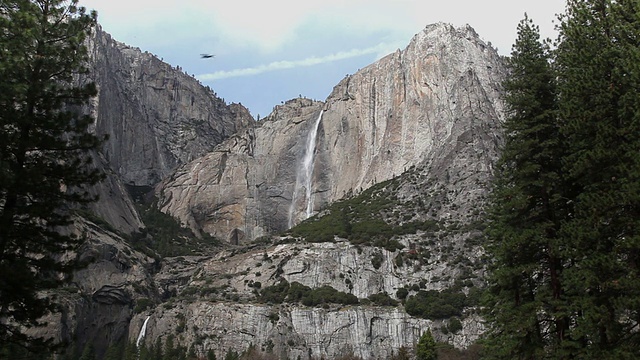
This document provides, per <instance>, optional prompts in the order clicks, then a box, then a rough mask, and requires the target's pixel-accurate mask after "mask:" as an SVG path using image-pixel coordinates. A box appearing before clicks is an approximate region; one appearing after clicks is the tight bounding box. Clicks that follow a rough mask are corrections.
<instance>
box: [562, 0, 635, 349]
mask: <svg viewBox="0 0 640 360" xmlns="http://www.w3.org/2000/svg"><path fill="white" fill-rule="evenodd" d="M561 20H562V22H561V24H560V37H559V45H558V51H557V57H556V65H557V68H558V79H559V88H558V89H559V96H560V98H561V99H562V101H561V102H560V111H561V115H560V117H561V120H562V129H561V130H562V133H563V134H564V135H565V136H566V138H567V140H568V147H569V149H568V150H569V152H570V155H569V156H567V157H566V159H565V162H564V171H565V173H566V174H567V176H568V177H569V179H570V181H571V183H572V186H573V195H572V196H571V199H572V201H574V203H575V211H574V212H573V213H572V214H571V216H570V217H569V218H567V221H566V224H565V225H564V226H563V228H562V231H563V237H564V238H565V239H566V240H567V244H568V247H567V255H566V257H567V258H568V259H570V264H571V267H570V268H569V269H568V270H567V271H565V278H566V281H567V283H568V286H567V292H566V294H565V296H566V299H567V301H568V303H569V306H568V309H567V311H568V312H569V313H570V314H571V315H572V324H573V325H572V329H571V333H570V339H571V344H570V348H569V351H568V353H569V354H571V355H573V356H575V357H578V358H594V359H595V358H597V359H625V358H629V359H630V358H637V356H638V354H639V353H640V332H638V328H639V327H640V273H639V266H640V136H639V134H640V95H639V89H640V3H639V2H638V1H633V0H590V1H585V0H582V1H578V0H569V1H568V2H567V10H566V14H565V15H564V16H563V17H562V18H561Z"/></svg>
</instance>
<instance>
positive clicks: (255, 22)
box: [80, 0, 564, 54]
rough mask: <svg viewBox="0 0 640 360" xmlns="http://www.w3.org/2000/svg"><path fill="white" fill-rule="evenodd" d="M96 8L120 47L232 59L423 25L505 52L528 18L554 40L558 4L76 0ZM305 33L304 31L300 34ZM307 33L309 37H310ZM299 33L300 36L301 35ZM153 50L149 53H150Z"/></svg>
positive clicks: (407, 31) (406, 32)
mask: <svg viewBox="0 0 640 360" xmlns="http://www.w3.org/2000/svg"><path fill="white" fill-rule="evenodd" d="M80 2H81V4H82V5H85V6H87V7H88V8H91V9H93V8H95V9H97V10H98V13H99V20H100V21H101V22H102V23H104V24H105V30H107V31H108V32H111V33H112V34H113V35H114V36H116V38H118V39H121V41H125V42H127V41H129V42H134V45H135V42H136V41H134V40H133V39H129V38H128V37H136V36H137V37H138V39H139V40H140V39H141V38H142V40H143V41H144V43H145V44H147V45H149V44H152V43H155V45H160V44H168V43H177V42H184V41H187V40H189V39H192V38H193V37H194V36H198V37H199V38H202V39H204V40H202V41H207V40H206V39H210V43H212V44H213V43H215V44H219V47H220V48H224V49H226V50H227V51H229V52H231V51H233V49H238V48H245V49H246V48H250V49H252V50H253V51H256V52H262V53H272V54H273V53H277V52H279V51H282V49H284V48H286V47H287V46H292V44H295V42H296V41H301V40H303V39H301V38H300V37H301V36H307V37H308V36H314V35H313V34H314V33H315V34H321V33H323V32H333V33H339V34H340V33H343V34H345V35H349V34H358V35H360V36H366V35H367V34H387V35H386V36H389V37H393V39H385V40H384V41H391V40H393V41H395V40H398V39H403V40H404V41H407V40H408V39H409V37H410V36H411V35H413V34H415V33H417V32H418V31H420V30H421V29H423V28H424V27H425V26H426V25H428V24H430V23H434V22H440V21H443V22H448V23H452V24H453V25H455V26H461V25H465V24H467V23H468V24H470V25H471V26H473V27H474V28H475V29H476V30H477V31H478V33H479V34H480V35H481V36H482V37H483V38H485V39H486V40H488V41H492V42H493V43H494V44H498V45H499V47H501V48H502V49H503V50H505V49H504V48H505V47H509V48H510V46H511V44H512V42H513V41H514V39H515V29H516V25H517V22H518V21H519V20H520V19H521V18H522V17H523V15H524V12H528V13H529V15H530V17H532V18H533V19H534V20H535V21H536V22H537V23H539V24H540V27H541V30H542V33H543V36H554V35H553V34H554V32H553V25H552V24H551V22H552V20H553V19H554V16H553V14H555V13H558V12H561V11H562V10H563V4H564V1H562V0H537V1H535V2H534V1H531V0H485V1H478V0H448V1H442V0H437V1H436V0H349V1H344V0H323V1H300V0H270V1H255V0H233V1H229V0H133V1H132V0H81V1H80ZM302 29H305V30H304V31H301V30H302ZM309 29H311V31H310V30H309ZM301 34H304V35H301ZM155 45H154V46H155Z"/></svg>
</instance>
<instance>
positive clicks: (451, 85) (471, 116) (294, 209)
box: [158, 24, 504, 243]
mask: <svg viewBox="0 0 640 360" xmlns="http://www.w3.org/2000/svg"><path fill="white" fill-rule="evenodd" d="M503 76H504V70H503V66H502V64H501V60H500V58H499V56H498V54H497V53H496V51H495V50H494V49H492V48H491V47H489V46H487V45H486V44H485V43H484V42H483V41H481V40H480V38H479V36H478V35H477V34H476V33H475V31H474V30H473V29H472V28H471V27H468V26H467V27H463V28H459V29H456V28H454V27H452V26H450V25H447V24H435V25H431V26H428V27H426V28H425V29H424V30H423V31H421V32H420V33H418V34H417V35H416V36H414V38H413V39H411V41H410V43H409V45H408V46H407V47H406V48H405V49H404V50H398V51H396V52H395V53H393V54H390V55H388V56H386V57H384V58H382V59H380V60H379V61H377V62H375V63H374V64H372V65H370V66H368V67H366V68H364V69H362V70H360V71H358V72H357V73H355V74H354V75H350V76H347V77H346V78H345V79H343V80H342V81H341V82H340V83H339V84H338V85H337V86H336V87H335V88H334V90H333V92H332V93H331V95H329V97H328V98H327V99H326V101H325V102H314V101H311V100H308V99H294V100H291V101H289V102H287V103H286V104H284V105H281V106H276V107H275V110H274V112H273V113H272V114H270V115H269V116H268V117H267V118H265V119H264V120H263V121H261V122H260V123H259V124H258V125H257V126H256V128H253V129H250V130H247V131H244V132H240V133H238V134H236V135H235V136H234V137H233V138H232V139H230V140H229V141H227V142H225V143H223V144H222V145H221V146H219V147H218V148H216V150H215V151H214V152H211V153H209V154H207V155H205V156H204V157H201V158H198V159H195V160H194V161H192V162H191V163H188V164H186V165H184V166H183V167H181V168H180V169H178V170H177V171H176V172H175V173H174V174H173V175H171V176H170V177H169V178H168V179H167V180H166V181H165V182H163V183H162V184H161V185H160V186H159V188H158V195H159V198H160V207H161V209H162V211H164V212H167V213H169V214H171V215H173V216H175V217H177V218H178V219H180V221H181V222H182V223H183V224H186V225H188V226H189V227H191V228H192V229H193V230H194V231H196V232H201V231H204V232H208V233H210V234H213V235H215V236H218V237H220V238H222V239H225V240H226V241H229V242H233V243H237V242H238V241H243V240H244V241H250V240H252V239H255V238H257V237H259V236H262V235H264V234H266V233H271V232H273V231H282V230H285V229H287V228H288V227H290V225H293V224H295V223H298V222H299V221H301V220H303V219H304V218H306V217H307V215H308V214H306V208H307V205H308V204H312V206H311V210H312V213H316V212H317V211H318V210H320V209H322V208H323V207H325V206H326V205H327V204H328V203H331V202H333V201H335V200H338V199H340V198H343V197H344V196H346V195H347V194H354V193H358V192H360V191H362V190H364V189H366V188H368V187H370V186H371V185H373V184H375V183H378V182H382V181H385V180H388V179H390V178H392V177H394V176H397V175H400V174H401V173H403V172H404V171H406V170H407V169H409V168H410V167H413V166H419V167H421V168H425V167H428V168H430V169H429V170H428V175H429V176H430V177H439V178H442V179H443V181H442V182H441V183H442V185H443V186H446V187H450V188H451V190H452V191H455V193H456V194H457V195H454V196H453V198H452V199H451V202H453V203H455V204H456V205H457V206H458V207H459V208H461V210H459V211H457V212H456V213H459V212H461V211H462V212H463V211H466V210H468V207H469V206H470V204H473V203H475V202H476V201H477V198H478V196H480V195H481V194H483V193H484V190H485V188H484V187H483V186H482V185H481V184H484V183H486V180H487V179H488V178H489V176H490V170H491V163H492V162H493V160H494V159H495V158H496V157H497V150H498V149H497V147H498V143H499V142H500V140H499V130H498V129H499V124H500V121H501V116H502V113H503V109H502V106H503V105H502V102H501V99H500V81H501V80H502V78H503ZM321 111H322V118H321V120H320V123H319V128H318V133H317V141H316V146H315V148H313V149H311V151H312V152H314V154H315V161H314V166H313V168H312V171H311V181H310V182H309V184H310V186H311V188H310V189H308V191H306V192H300V194H297V193H296V182H297V176H298V173H299V171H301V170H302V169H303V168H304V166H303V165H302V162H303V157H304V156H305V153H306V152H307V151H306V150H305V146H306V144H307V135H308V133H309V132H310V131H312V130H313V128H314V126H316V124H315V121H316V120H317V119H318V117H319V116H320V112H321ZM210 164H215V166H211V165H210ZM445 177H448V178H449V179H448V180H446V179H445ZM299 185H300V184H298V186H299ZM307 194H309V195H310V196H311V197H312V198H311V199H310V198H307ZM449 210H450V209H449ZM449 212H450V211H449ZM442 216H444V211H443V212H442V213H441V214H439V215H437V217H439V218H440V217H442Z"/></svg>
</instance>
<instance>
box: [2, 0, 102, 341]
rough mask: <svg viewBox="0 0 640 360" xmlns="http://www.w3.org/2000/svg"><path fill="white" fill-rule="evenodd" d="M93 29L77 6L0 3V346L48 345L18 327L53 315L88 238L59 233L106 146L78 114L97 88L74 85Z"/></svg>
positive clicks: (56, 1)
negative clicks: (95, 154) (74, 255)
mask: <svg viewBox="0 0 640 360" xmlns="http://www.w3.org/2000/svg"><path fill="white" fill-rule="evenodd" d="M95 21H96V14H95V13H91V14H87V13H86V10H85V9H84V8H83V7H79V6H78V5H77V1H76V0H71V1H60V0H2V1H0V274H3V276H1V277H0V319H2V320H1V321H2V324H1V326H0V343H4V344H6V343H9V342H14V343H20V344H22V345H29V346H30V347H32V348H34V349H35V348H38V347H42V346H45V345H46V344H45V342H44V341H42V340H36V339H30V338H29V337H28V336H27V335H25V334H24V333H23V332H22V331H21V329H23V328H24V327H27V328H28V327H32V326H36V325H37V324H38V319H39V318H41V317H42V316H43V315H45V314H47V313H48V312H49V311H51V310H53V309H54V307H55V306H54V301H53V300H52V296H51V294H49V296H41V295H40V294H42V292H43V291H47V290H51V289H55V288H56V287H58V286H59V285H60V284H61V282H62V281H63V280H64V279H65V278H66V277H65V276H64V274H68V273H69V272H70V270H71V269H72V268H73V265H74V262H73V261H64V260H62V259H64V258H63V257H61V255H62V254H64V253H66V252H67V251H69V250H73V249H74V248H75V247H76V246H77V245H78V244H79V243H80V240H81V239H80V238H78V237H74V236H72V235H69V232H68V231H67V232H62V231H61V229H62V228H64V227H66V226H68V225H69V224H70V223H71V219H72V217H71V213H70V211H69V207H70V206H72V205H73V204H81V203H86V202H88V201H91V200H93V199H92V198H91V196H89V195H88V193H87V191H86V189H87V186H89V185H92V184H95V183H96V182H97V181H99V180H100V178H101V177H100V175H99V174H98V172H97V171H95V170H91V169H90V168H89V167H88V165H89V163H90V158H89V156H88V151H89V150H91V149H95V148H96V147H97V146H98V145H99V143H100V141H99V139H98V138H97V137H96V136H94V135H92V134H91V133H90V132H88V128H89V126H90V125H91V124H92V119H91V118H90V117H89V116H83V115H79V114H80V112H79V111H78V110H79V108H80V107H81V106H82V105H83V104H86V102H87V101H88V100H89V99H90V97H91V96H94V95H95V93H96V89H95V86H94V85H93V84H85V85H82V86H74V81H78V79H79V78H78V75H79V74H80V73H82V72H84V71H85V69H84V68H83V63H84V62H85V61H86V60H87V55H86V54H87V51H86V48H85V46H84V45H83V43H84V40H85V37H86V36H87V34H88V33H89V31H90V30H91V28H92V26H94V24H95ZM7 274H11V276H6V275H7Z"/></svg>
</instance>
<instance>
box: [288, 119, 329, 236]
mask: <svg viewBox="0 0 640 360" xmlns="http://www.w3.org/2000/svg"><path fill="white" fill-rule="evenodd" d="M323 112H324V110H321V111H320V115H318V118H317V119H316V122H315V123H314V124H313V127H312V128H311V130H310V131H309V134H308V135H307V143H306V148H305V153H304V158H302V166H301V167H300V168H298V173H297V176H296V186H295V188H294V190H293V196H292V199H291V205H290V206H289V227H292V226H293V225H295V223H296V204H297V203H298V201H300V196H301V195H302V194H301V192H302V191H301V190H302V189H303V188H304V189H305V197H304V200H305V201H306V208H305V213H304V214H305V219H308V218H309V217H311V215H312V214H313V196H312V194H311V186H312V178H313V165H314V163H315V149H316V138H317V137H318V127H319V126H320V121H321V120H322V113H323Z"/></svg>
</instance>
